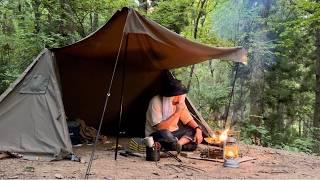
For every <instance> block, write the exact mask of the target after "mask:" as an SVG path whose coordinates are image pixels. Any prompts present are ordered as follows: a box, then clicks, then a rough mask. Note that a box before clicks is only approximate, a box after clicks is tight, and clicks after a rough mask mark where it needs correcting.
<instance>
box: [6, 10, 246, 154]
mask: <svg viewBox="0 0 320 180" xmlns="http://www.w3.org/2000/svg"><path fill="white" fill-rule="evenodd" d="M215 58H226V59H231V60H234V61H238V62H244V61H245V60H246V52H245V50H244V49H242V48H241V47H240V48H214V47H210V46H207V45H203V44H199V43H196V42H192V41H190V40H187V39H184V38H182V37H181V36H179V35H178V34H176V33H174V32H171V31H169V30H168V29H166V28H164V27H162V26H160V25H159V24H157V23H155V22H153V21H151V20H149V19H147V18H145V17H143V16H141V15H140V14H138V13H137V12H136V11H134V10H132V9H128V8H123V9H122V10H121V11H117V12H116V13H115V15H114V16H113V17H112V18H111V19H110V20H109V22H108V23H107V24H105V25H104V26H102V27H101V28H100V29H98V30H97V31H96V32H94V33H93V34H91V35H89V36H88V37H86V38H84V39H82V40H80V41H79V42H77V43H74V44H72V45H69V46H66V47H62V48H56V49H50V50H48V49H45V50H43V52H42V53H41V54H40V55H39V56H38V57H37V58H36V59H35V60H34V61H33V62H32V64H31V65H30V66H29V67H28V68H27V69H26V71H25V72H24V73H23V74H22V75H21V76H20V77H19V78H18V79H17V80H16V81H15V83H13V84H12V85H11V86H10V87H9V88H8V89H7V90H6V91H5V92H4V93H3V94H2V95H1V96H0V151H10V152H17V153H21V154H23V155H24V157H25V158H28V159H44V158H45V159H48V158H49V159H56V158H61V157H63V156H65V155H66V154H67V153H71V152H72V147H71V143H70V139H69V136H68V130H67V125H66V115H67V116H70V117H74V118H81V119H84V120H85V121H86V123H87V124H88V125H90V126H94V127H97V126H98V124H99V120H100V116H101V112H102V110H103V106H104V102H105V98H106V93H107V89H108V87H109V86H110V82H111V81H110V78H111V75H112V73H113V71H114V68H116V69H115V70H116V71H115V76H114V80H113V83H112V86H111V87H112V88H111V96H110V98H109V103H108V106H107V111H106V114H105V116H104V117H103V119H104V123H103V126H102V132H103V133H105V134H116V133H117V131H116V129H117V126H118V122H119V112H120V105H122V109H123V116H122V123H121V129H120V130H121V131H125V132H126V135H127V136H144V134H143V133H144V124H145V112H146V109H147V105H148V102H149V100H150V99H151V97H152V96H153V95H155V94H157V93H158V91H159V90H160V89H161V87H162V84H163V83H165V82H164V81H163V74H164V70H165V69H173V68H178V67H183V66H188V65H191V64H195V63H199V62H202V61H204V60H208V59H215ZM116 60H117V61H116ZM115 62H117V63H115ZM121 97H122V99H123V101H122V103H121V102H120V99H121ZM187 105H188V108H189V110H190V111H191V112H192V113H194V114H195V116H196V118H197V119H199V121H201V122H200V123H201V124H202V125H203V126H204V127H205V128H206V127H208V125H207V124H206V123H205V121H204V120H203V119H202V118H201V115H200V114H199V113H197V111H196V110H195V109H194V108H193V106H192V104H191V102H190V101H187Z"/></svg>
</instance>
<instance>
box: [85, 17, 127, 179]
mask: <svg viewBox="0 0 320 180" xmlns="http://www.w3.org/2000/svg"><path fill="white" fill-rule="evenodd" d="M127 17H128V16H127ZM126 22H127V20H126ZM124 28H125V26H124ZM124 28H123V29H124ZM124 34H125V33H124V31H123V32H122V37H121V41H120V46H119V50H118V54H117V58H116V61H115V64H114V67H113V72H112V76H111V79H110V84H109V87H108V92H107V94H106V98H105V102H104V107H103V111H102V115H101V118H100V124H99V129H98V132H97V135H96V139H95V141H94V146H93V149H92V152H91V156H90V161H89V163H88V167H87V171H86V174H85V179H88V178H89V175H90V169H91V166H92V160H93V157H94V153H95V150H96V147H97V143H98V138H99V136H100V131H101V126H102V122H103V118H104V115H105V112H106V108H107V105H108V101H109V97H110V95H111V87H112V83H113V79H114V75H115V72H116V69H117V65H118V61H119V55H120V50H121V46H122V40H123V37H124Z"/></svg>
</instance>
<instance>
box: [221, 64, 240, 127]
mask: <svg viewBox="0 0 320 180" xmlns="http://www.w3.org/2000/svg"><path fill="white" fill-rule="evenodd" d="M239 64H240V63H239V62H237V63H236V66H235V74H234V78H233V82H232V89H231V92H230V95H229V102H228V106H227V108H226V112H225V113H226V114H225V117H224V118H225V121H224V125H223V127H224V129H226V128H230V127H226V125H227V121H228V116H229V110H230V106H231V101H232V98H233V97H234V96H233V95H234V87H235V85H236V80H237V76H238V70H239Z"/></svg>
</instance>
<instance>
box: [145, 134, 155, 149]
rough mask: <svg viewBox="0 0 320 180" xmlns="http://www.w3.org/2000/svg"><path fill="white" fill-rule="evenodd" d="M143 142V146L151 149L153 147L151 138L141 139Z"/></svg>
mask: <svg viewBox="0 0 320 180" xmlns="http://www.w3.org/2000/svg"><path fill="white" fill-rule="evenodd" d="M143 141H144V144H145V145H146V146H147V147H153V145H154V141H153V137H152V136H148V137H145V138H144V139H143Z"/></svg>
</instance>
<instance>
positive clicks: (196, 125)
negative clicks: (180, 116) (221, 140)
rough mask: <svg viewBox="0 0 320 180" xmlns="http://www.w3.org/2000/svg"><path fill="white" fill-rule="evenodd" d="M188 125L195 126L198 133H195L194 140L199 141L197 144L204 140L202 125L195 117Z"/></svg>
mask: <svg viewBox="0 0 320 180" xmlns="http://www.w3.org/2000/svg"><path fill="white" fill-rule="evenodd" d="M187 125H188V126H190V127H191V128H193V129H194V130H195V131H196V133H195V135H194V141H195V142H196V143H197V144H200V143H201V142H202V140H203V137H202V130H201V128H200V126H199V125H198V124H197V122H196V121H195V120H194V119H191V120H190V121H189V122H188V123H187Z"/></svg>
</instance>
